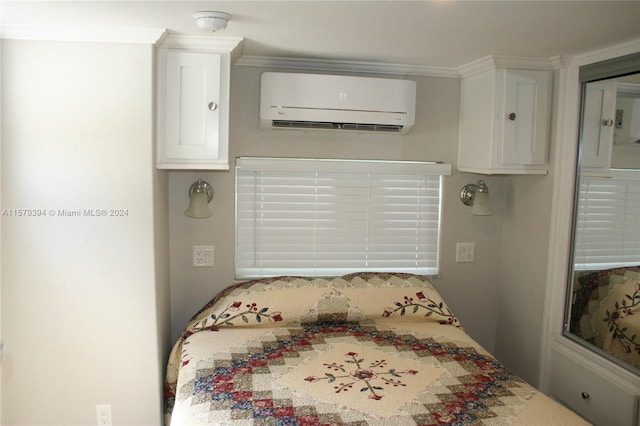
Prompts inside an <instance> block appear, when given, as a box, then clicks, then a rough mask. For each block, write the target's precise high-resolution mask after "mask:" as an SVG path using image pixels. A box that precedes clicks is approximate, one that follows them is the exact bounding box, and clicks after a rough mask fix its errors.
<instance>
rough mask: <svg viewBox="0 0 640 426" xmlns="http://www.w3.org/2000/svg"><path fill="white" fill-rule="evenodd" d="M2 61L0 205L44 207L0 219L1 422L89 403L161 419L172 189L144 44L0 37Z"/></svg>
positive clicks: (58, 415)
mask: <svg viewBox="0 0 640 426" xmlns="http://www.w3.org/2000/svg"><path fill="white" fill-rule="evenodd" d="M2 54H3V58H2V74H1V75H2V155H1V157H2V164H1V172H2V176H1V180H2V207H3V208H4V209H43V210H45V211H46V212H47V216H45V217H15V216H13V217H12V216H10V215H9V216H7V215H5V216H4V217H2V230H3V232H2V241H1V243H2V277H1V278H2V306H1V308H2V309H1V314H2V338H3V340H4V343H5V353H4V363H3V367H2V368H3V371H2V373H3V374H2V375H3V377H2V388H3V392H2V407H3V410H2V424H7V425H34V424H38V425H48V424H49V425H54V424H66V425H88V424H95V422H96V417H95V405H96V404H111V405H112V410H113V421H114V424H118V425H125V424H130V425H157V424H160V422H161V392H162V386H161V385H162V384H161V381H162V374H161V372H162V370H163V362H164V356H163V353H164V351H165V350H166V349H165V348H166V346H167V345H168V342H167V339H166V337H165V336H163V335H162V333H165V334H166V332H167V331H168V314H167V312H166V311H167V307H168V292H167V290H166V288H167V287H168V268H167V263H168V260H167V255H166V253H167V252H168V235H167V227H168V218H167V213H166V212H167V207H166V206H167V201H166V199H167V198H166V193H167V186H168V184H167V177H166V175H164V176H163V175H162V174H157V173H156V172H155V168H154V166H153V156H154V153H153V137H154V131H153V128H154V123H153V85H154V80H153V60H154V57H153V48H152V47H151V46H145V45H116V44H99V43H62V42H27V41H6V40H3V41H2ZM63 209H65V210H69V211H75V210H78V209H79V210H80V212H81V216H80V217H62V216H61V210H63ZM85 209H93V210H94V211H97V210H98V209H125V210H126V211H127V214H128V215H127V216H124V217H89V216H84V210H85Z"/></svg>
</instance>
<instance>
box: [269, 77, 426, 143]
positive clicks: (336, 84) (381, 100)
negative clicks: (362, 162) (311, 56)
mask: <svg viewBox="0 0 640 426" xmlns="http://www.w3.org/2000/svg"><path fill="white" fill-rule="evenodd" d="M415 105H416V82H415V81H410V80H396V79H385V78H370V77H352V76H341V75H326V74H294V73H278V72H265V73H263V74H262V77H261V84H260V128H263V129H307V130H311V129H314V130H351V131H359V132H364V131H380V132H391V133H399V134H405V133H407V132H408V131H409V130H410V129H411V127H412V126H413V124H414V122H415Z"/></svg>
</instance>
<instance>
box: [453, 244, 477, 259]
mask: <svg viewBox="0 0 640 426" xmlns="http://www.w3.org/2000/svg"><path fill="white" fill-rule="evenodd" d="M475 261H476V243H457V244H456V263H466V262H475Z"/></svg>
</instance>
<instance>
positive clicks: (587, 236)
mask: <svg viewBox="0 0 640 426" xmlns="http://www.w3.org/2000/svg"><path fill="white" fill-rule="evenodd" d="M634 265H640V170H630V169H613V170H611V178H597V177H584V178H583V180H582V182H581V183H580V196H579V201H578V211H577V221H576V233H575V244H574V268H575V269H576V270H599V269H608V268H616V267H622V266H634Z"/></svg>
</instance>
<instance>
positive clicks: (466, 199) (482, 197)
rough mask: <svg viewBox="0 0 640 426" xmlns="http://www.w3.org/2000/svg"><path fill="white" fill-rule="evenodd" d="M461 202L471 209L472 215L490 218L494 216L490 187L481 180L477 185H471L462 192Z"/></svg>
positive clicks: (464, 187) (463, 188) (466, 186)
mask: <svg viewBox="0 0 640 426" xmlns="http://www.w3.org/2000/svg"><path fill="white" fill-rule="evenodd" d="M460 200H461V201H462V202H463V203H464V204H466V205H467V206H472V207H471V214H474V215H478V216H489V215H492V214H493V209H492V208H491V199H490V198H489V187H488V186H487V185H486V184H485V183H484V180H479V181H478V184H477V185H475V184H473V183H470V184H468V185H465V186H463V187H462V189H461V190H460Z"/></svg>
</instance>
